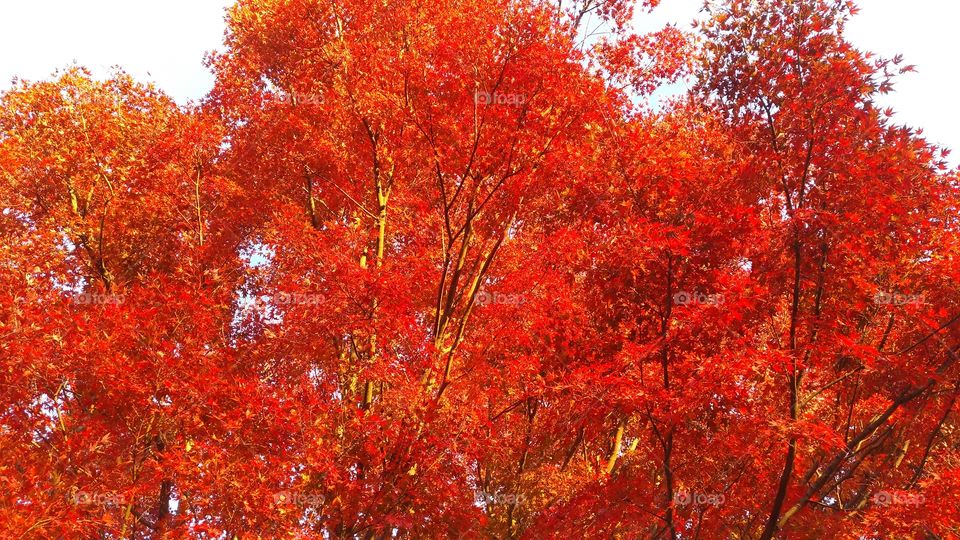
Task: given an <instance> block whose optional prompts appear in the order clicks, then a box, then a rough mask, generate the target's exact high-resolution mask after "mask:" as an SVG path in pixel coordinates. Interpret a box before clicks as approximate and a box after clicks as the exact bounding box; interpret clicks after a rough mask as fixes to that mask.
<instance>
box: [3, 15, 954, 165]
mask: <svg viewBox="0 0 960 540" xmlns="http://www.w3.org/2000/svg"><path fill="white" fill-rule="evenodd" d="M438 1H442V0H438ZM231 3H232V0H164V1H157V0H0V51H3V52H2V53H0V89H4V88H7V87H9V82H10V80H11V78H12V77H14V76H19V77H21V78H26V79H31V80H36V79H42V78H47V77H49V76H50V74H51V73H52V72H53V71H54V70H55V69H57V68H62V67H65V66H67V65H69V64H71V63H73V62H74V61H76V62H77V63H78V64H81V65H85V66H87V67H89V68H91V69H93V70H94V72H95V73H97V74H98V75H103V74H106V73H108V72H109V68H110V67H111V66H114V65H119V66H121V67H123V68H124V69H125V70H126V71H127V72H129V73H131V74H132V75H133V76H134V77H136V78H137V79H138V80H143V81H152V82H155V83H156V84H157V86H158V87H159V88H161V89H162V90H164V91H165V92H167V93H168V94H170V95H172V96H173V97H174V98H175V99H177V100H178V101H179V102H181V103H185V102H186V101H187V100H190V99H197V98H199V97H201V96H203V95H204V94H205V93H206V92H207V91H208V90H209V89H210V87H211V85H212V84H213V77H212V76H211V75H210V73H209V72H208V71H207V70H206V68H205V67H204V66H203V58H204V55H205V53H206V52H207V51H210V50H213V49H215V48H217V47H219V46H220V44H221V41H222V38H223V29H224V23H223V9H224V8H225V7H226V6H227V5H229V4H231ZM702 3H703V2H702V0H662V5H661V6H660V7H658V8H657V9H656V10H655V11H654V12H653V13H652V14H641V15H639V16H638V17H637V26H638V27H639V28H640V29H642V30H653V29H656V28H659V27H660V26H662V25H663V24H664V23H666V22H675V23H679V24H680V25H681V27H683V28H686V27H688V23H689V22H691V21H692V20H693V19H694V18H695V17H696V16H697V14H698V11H699V9H700V6H701V5H702ZM859 4H860V8H861V11H860V14H859V15H858V16H857V17H855V18H854V19H853V21H852V22H851V23H850V25H849V27H848V37H849V38H850V39H851V40H852V41H853V43H854V44H856V45H857V46H858V47H860V48H861V49H866V50H871V51H874V52H876V53H879V54H880V55H883V56H888V57H889V56H893V55H894V54H896V53H902V54H903V55H904V60H905V63H907V64H914V65H916V66H917V73H912V74H907V75H905V76H903V77H902V78H901V79H900V80H899V82H898V84H897V86H896V92H895V93H894V94H892V95H890V96H888V97H887V98H886V99H885V100H884V104H885V105H890V106H892V107H893V108H894V109H895V110H897V116H896V118H897V120H898V121H899V122H901V123H904V124H907V125H910V126H913V127H921V128H923V129H924V133H925V134H926V136H927V137H928V138H929V139H930V140H932V141H934V142H938V143H940V144H943V145H945V146H948V147H951V148H954V149H956V150H957V151H958V154H960V113H958V107H957V88H958V87H960V85H958V84H957V83H958V82H960V75H958V74H957V70H958V68H960V61H958V60H957V56H956V51H960V31H958V30H957V29H956V21H958V20H960V2H956V1H954V0H911V1H910V2H903V0H860V1H859ZM958 158H960V155H952V156H951V161H952V162H953V163H954V164H956V163H957V162H958Z"/></svg>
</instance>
